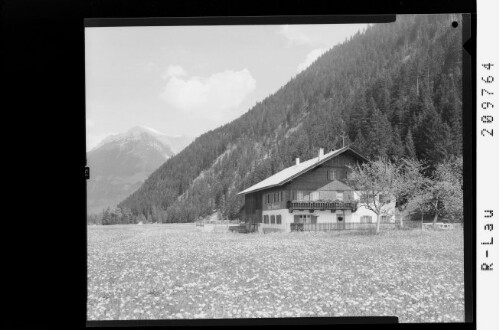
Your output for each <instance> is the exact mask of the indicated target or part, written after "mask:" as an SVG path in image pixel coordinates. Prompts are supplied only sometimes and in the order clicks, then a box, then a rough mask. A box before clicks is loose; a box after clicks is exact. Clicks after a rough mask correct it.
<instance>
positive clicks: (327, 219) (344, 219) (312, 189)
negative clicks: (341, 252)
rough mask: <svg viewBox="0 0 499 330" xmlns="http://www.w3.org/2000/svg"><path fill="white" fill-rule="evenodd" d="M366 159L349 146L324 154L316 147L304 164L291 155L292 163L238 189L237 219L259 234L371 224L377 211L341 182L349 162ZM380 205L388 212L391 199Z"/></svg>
mask: <svg viewBox="0 0 499 330" xmlns="http://www.w3.org/2000/svg"><path fill="white" fill-rule="evenodd" d="M367 161H368V160H367V159H366V158H365V157H364V156H362V155H360V154H359V153H358V152H357V151H355V150H354V149H352V148H351V147H348V146H346V147H343V148H341V149H338V150H333V151H331V152H329V153H327V154H324V149H322V148H321V149H320V150H319V154H318V156H317V157H315V158H312V159H309V160H307V161H304V162H300V159H299V158H296V164H295V165H293V166H291V167H288V168H286V169H284V170H282V171H280V172H278V173H276V174H274V175H272V176H270V177H268V178H267V179H265V180H263V181H261V182H259V183H257V184H255V185H253V186H251V187H249V188H248V189H246V190H243V191H241V192H239V193H238V194H239V195H244V196H245V205H244V210H243V214H242V218H243V219H244V220H245V221H247V222H249V223H252V224H257V226H258V231H263V232H269V231H284V232H289V231H292V230H302V229H303V227H304V226H305V227H307V228H315V230H317V229H319V230H341V229H349V228H352V227H355V226H356V225H352V224H361V223H376V214H375V213H374V212H372V211H370V210H368V209H367V208H365V206H364V205H363V203H362V201H360V200H359V198H360V194H359V193H358V192H355V191H354V190H353V189H352V188H351V187H349V186H348V185H347V180H346V179H347V175H348V173H349V171H351V170H350V169H349V168H348V165H350V166H355V165H356V164H361V163H364V162H367ZM385 208H386V210H387V211H389V212H390V214H393V212H391V211H393V210H394V209H395V201H394V199H392V200H391V202H390V203H389V204H387V205H386V206H385ZM393 222H394V217H393V215H392V216H382V217H381V223H393ZM357 227H359V226H358V225H357ZM360 227H362V226H360ZM321 228H322V229H321Z"/></svg>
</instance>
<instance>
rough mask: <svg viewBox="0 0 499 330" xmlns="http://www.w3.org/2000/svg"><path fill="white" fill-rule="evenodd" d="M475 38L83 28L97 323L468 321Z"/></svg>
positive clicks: (412, 28) (411, 29)
mask: <svg viewBox="0 0 499 330" xmlns="http://www.w3.org/2000/svg"><path fill="white" fill-rule="evenodd" d="M462 38H463V16H462V15H461V14H410V15H409V14H407V15H396V20H395V21H393V22H386V23H363V24H360V23H356V24H351V23H344V24H323V23H321V24H282V25H281V24H267V25H265V24H251V25H244V24H243V25H223V24H220V25H165V26H91V27H85V40H84V41H85V44H84V51H85V54H84V59H85V120H86V125H85V126H86V157H87V166H88V169H89V178H88V180H86V181H87V183H86V184H87V219H86V220H87V320H88V321H102V320H180V319H182V320H206V319H262V318H271V319H274V318H275V319H278V318H318V317H319V318H320V317H322V318H324V317H374V316H395V317H397V318H398V322H400V323H433V322H435V323H436V322H447V323H449V322H464V321H465V307H464V304H465V294H464V287H465V285H464V273H465V271H464V238H463V236H464V226H463V224H464V222H465V221H471V220H472V219H465V216H464V212H463V135H464V134H463V59H462V57H463V42H462ZM83 226H84V227H85V225H83Z"/></svg>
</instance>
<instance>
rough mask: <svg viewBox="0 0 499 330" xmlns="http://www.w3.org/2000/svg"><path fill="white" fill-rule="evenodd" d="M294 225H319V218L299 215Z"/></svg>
mask: <svg viewBox="0 0 499 330" xmlns="http://www.w3.org/2000/svg"><path fill="white" fill-rule="evenodd" d="M293 222H294V223H312V224H313V223H317V216H316V215H313V214H297V215H295V217H294V221H293Z"/></svg>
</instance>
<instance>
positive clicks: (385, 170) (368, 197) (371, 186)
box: [349, 158, 398, 234]
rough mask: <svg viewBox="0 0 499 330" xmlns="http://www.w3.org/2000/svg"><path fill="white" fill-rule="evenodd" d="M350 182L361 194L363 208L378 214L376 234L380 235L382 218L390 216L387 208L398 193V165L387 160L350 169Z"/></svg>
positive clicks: (383, 159)
mask: <svg viewBox="0 0 499 330" xmlns="http://www.w3.org/2000/svg"><path fill="white" fill-rule="evenodd" d="M350 169H351V170H352V171H351V173H350V175H349V180H350V183H351V184H352V186H353V187H354V189H355V190H356V191H357V192H358V193H359V194H360V199H361V201H362V204H361V206H364V207H365V208H367V209H368V210H371V211H373V212H374V213H375V214H376V234H377V233H379V227H380V218H381V216H382V215H390V214H391V211H390V210H389V209H388V208H386V205H388V204H389V203H390V202H391V197H393V196H394V195H395V193H396V192H397V184H396V182H397V180H398V179H397V176H398V174H397V173H398V169H397V166H396V164H394V163H392V162H391V161H390V160H388V159H386V158H379V159H378V160H376V161H373V162H369V163H364V164H362V165H357V166H352V167H350Z"/></svg>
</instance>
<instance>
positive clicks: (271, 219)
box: [270, 215, 275, 225]
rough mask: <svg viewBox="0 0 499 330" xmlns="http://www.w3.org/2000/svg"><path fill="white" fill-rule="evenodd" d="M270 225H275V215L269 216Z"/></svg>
mask: <svg viewBox="0 0 499 330" xmlns="http://www.w3.org/2000/svg"><path fill="white" fill-rule="evenodd" d="M270 223H271V224H273V225H274V224H275V215H271V216H270Z"/></svg>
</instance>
